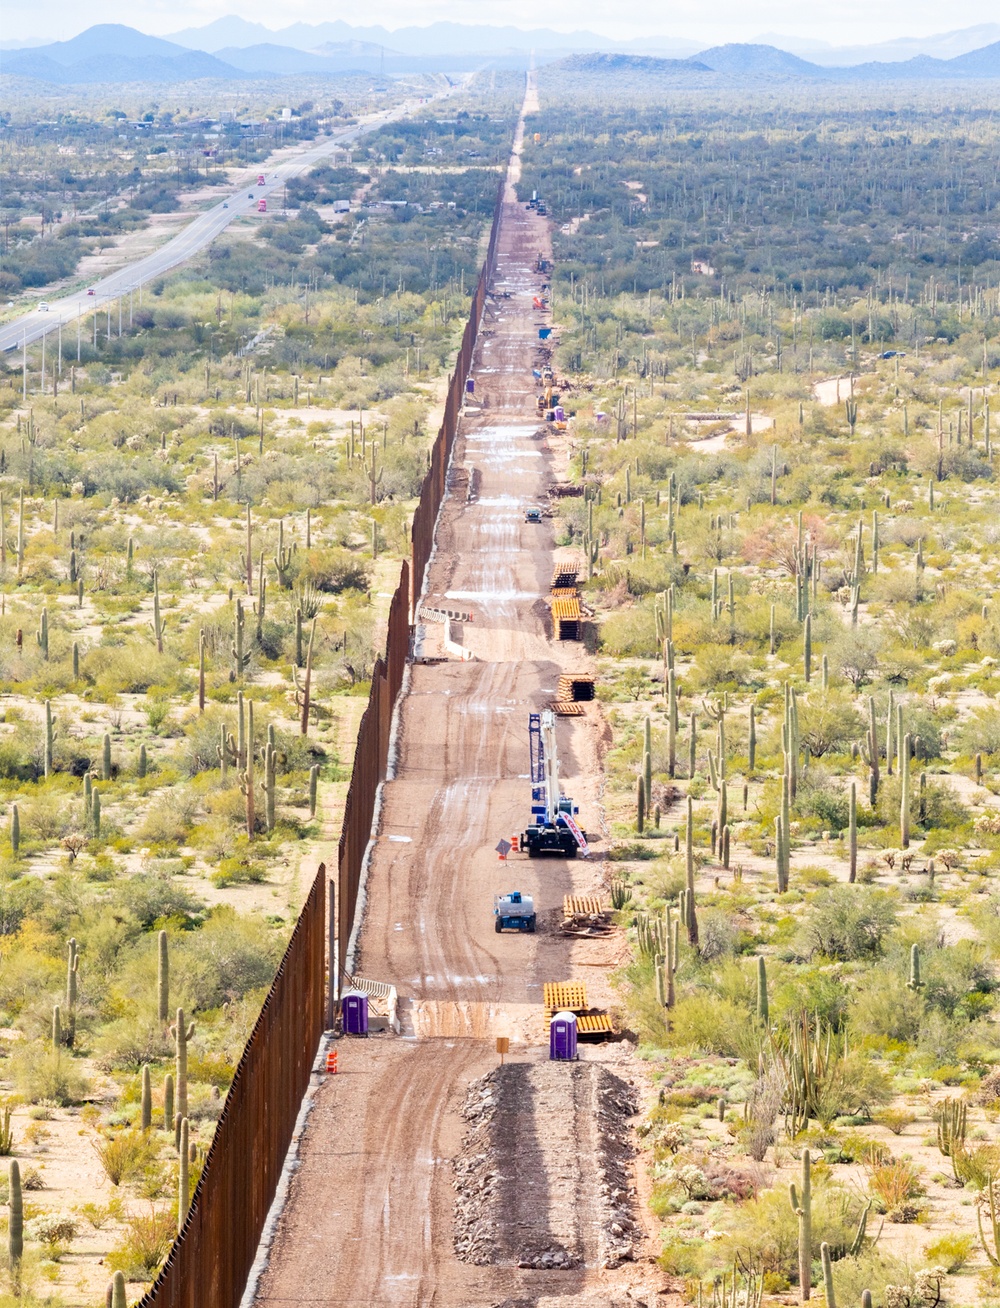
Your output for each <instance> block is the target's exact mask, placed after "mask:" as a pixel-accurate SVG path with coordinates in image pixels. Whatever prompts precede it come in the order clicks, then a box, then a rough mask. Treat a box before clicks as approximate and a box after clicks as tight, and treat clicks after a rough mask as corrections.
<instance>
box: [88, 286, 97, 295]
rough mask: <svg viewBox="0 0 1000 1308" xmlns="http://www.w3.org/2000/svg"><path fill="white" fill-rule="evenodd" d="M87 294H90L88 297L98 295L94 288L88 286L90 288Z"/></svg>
mask: <svg viewBox="0 0 1000 1308" xmlns="http://www.w3.org/2000/svg"><path fill="white" fill-rule="evenodd" d="M87 294H88V295H96V294H97V292H96V291H95V290H94V288H93V286H88V287H87Z"/></svg>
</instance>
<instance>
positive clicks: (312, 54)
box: [0, 18, 1000, 85]
mask: <svg viewBox="0 0 1000 1308" xmlns="http://www.w3.org/2000/svg"><path fill="white" fill-rule="evenodd" d="M993 29H996V30H997V31H998V32H1000V25H997V24H984V25H982V27H981V29H975V30H977V31H980V32H981V34H982V33H986V34H988V33H989V32H991V31H992V30H993ZM200 34H201V38H202V40H203V46H202V47H201V48H192V47H191V45H190V44H185V42H190V41H191V40H192V39H193V35H194V34H193V32H191V31H190V30H189V31H186V32H179V33H177V37H178V38H184V40H183V41H182V40H181V39H175V40H167V39H165V38H163V37H156V36H146V35H144V34H143V33H142V32H139V31H136V30H135V29H134V28H131V27H126V26H123V25H121V24H116V23H102V24H99V25H97V26H94V27H90V28H88V29H87V30H86V31H85V32H81V33H80V35H79V36H75V37H73V38H72V39H71V40H69V41H55V42H52V43H51V44H49V45H42V46H34V47H31V48H22V49H20V50H5V51H3V52H2V56H0V71H2V72H3V73H4V74H6V75H8V76H17V77H22V78H31V79H33V80H35V81H40V82H46V83H50V84H55V85H73V84H79V83H104V82H117V83H126V82H131V83H135V82H148V83H173V82H183V81H189V80H193V79H197V78H213V79H221V80H232V79H243V78H248V77H253V78H260V77H282V76H292V75H298V76H324V75H337V74H342V73H347V72H362V73H367V74H372V73H383V74H385V75H387V76H392V75H394V74H399V73H405V72H435V71H436V72H461V71H466V70H471V69H474V68H477V67H481V66H483V65H484V64H488V65H490V66H492V67H497V66H500V67H514V68H523V67H525V66H526V63H527V59H528V57H529V49H531V50H533V51H534V53H535V58H536V60H537V62H539V63H556V64H558V65H559V66H560V67H562V68H564V69H566V70H567V71H569V72H573V71H586V70H588V69H589V70H590V71H593V72H597V71H604V72H618V73H621V72H625V71H630V72H632V73H634V74H638V75H651V74H656V75H661V76H662V75H664V74H669V75H671V76H683V77H687V78H690V77H691V76H693V75H696V76H698V77H699V78H701V79H709V80H712V79H713V78H714V77H718V76H720V75H721V76H725V77H727V78H732V77H754V78H767V79H769V80H772V81H773V80H774V79H776V78H779V79H795V80H801V81H813V82H885V81H914V80H923V81H926V80H933V81H943V80H966V79H970V78H976V79H981V78H1000V40H994V41H993V42H991V43H990V44H987V45H984V46H981V47H979V48H975V49H971V50H966V51H964V52H963V53H960V54H957V55H953V56H952V57H950V58H941V57H933V56H931V55H928V54H926V53H920V54H917V55H915V56H913V57H911V58H908V59H903V60H870V61H867V62H863V63H855V64H846V65H830V64H822V63H817V62H815V61H814V60H810V59H805V58H803V57H802V56H801V55H798V54H795V53H792V52H790V51H787V50H782V49H780V48H778V47H777V46H775V45H770V44H745V43H734V44H728V45H721V46H713V47H711V48H709V49H703V50H699V51H697V52H696V53H694V54H693V55H691V54H690V53H689V52H687V51H685V52H684V53H685V54H686V55H687V56H688V57H681V58H678V57H676V55H673V56H672V57H666V58H664V57H659V56H650V55H637V54H633V53H631V52H630V51H628V50H625V49H622V48H621V47H620V46H619V47H617V48H615V49H613V50H610V51H609V50H608V46H609V44H612V45H613V44H614V43H609V42H606V41H602V38H600V37H598V36H596V35H594V34H593V33H587V32H575V33H571V34H569V35H567V34H565V33H561V32H555V31H552V30H551V29H544V28H538V29H534V30H533V31H530V32H523V31H521V30H520V29H517V28H513V27H509V28H508V27H485V26H463V25H462V24H458V23H435V24H432V25H431V26H429V27H424V28H417V27H412V28H400V29H398V30H397V31H395V32H388V31H387V30H386V29H384V28H379V27H370V28H355V27H351V26H350V25H349V24H347V23H343V22H331V23H320V24H316V25H314V26H309V25H307V24H302V23H299V24H295V25H294V26H292V27H289V28H285V29H283V30H282V31H281V32H270V31H269V30H268V29H267V28H265V27H263V26H262V25H261V24H259V23H248V22H246V21H245V20H244V19H241V18H223V19H219V20H217V21H216V22H215V23H212V24H209V26H208V27H206V28H202V29H200ZM951 35H952V36H953V37H955V38H957V37H958V36H959V35H960V34H957V33H953V34H951ZM249 36H253V37H254V38H257V39H255V40H253V41H248V40H247V38H248V37H249ZM261 37H265V38H270V39H260V38H261ZM279 38H280V39H279ZM529 40H530V41H531V42H532V45H531V46H530V47H528V46H526V45H525V44H524V43H525V42H526V41H529ZM219 42H221V44H217V43H219ZM307 42H308V43H309V44H308V46H307V45H306V43H307ZM299 43H301V44H299ZM651 44H652V43H651V42H647V43H645V49H647V50H648V49H650V46H651ZM952 44H953V45H954V44H955V42H952ZM946 49H947V45H946Z"/></svg>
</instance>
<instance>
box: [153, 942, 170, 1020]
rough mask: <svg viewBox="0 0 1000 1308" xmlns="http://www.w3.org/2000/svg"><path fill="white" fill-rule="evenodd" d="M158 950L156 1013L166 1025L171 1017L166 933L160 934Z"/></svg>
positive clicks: (168, 952)
mask: <svg viewBox="0 0 1000 1308" xmlns="http://www.w3.org/2000/svg"><path fill="white" fill-rule="evenodd" d="M157 950H158V952H157V963H156V1011H157V1016H158V1017H159V1019H160V1021H161V1022H163V1023H164V1024H166V1022H167V1020H168V1018H169V1017H170V939H169V937H168V936H167V933H166V931H161V932H160V933H159V936H158V938H157Z"/></svg>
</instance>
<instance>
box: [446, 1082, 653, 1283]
mask: <svg viewBox="0 0 1000 1308" xmlns="http://www.w3.org/2000/svg"><path fill="white" fill-rule="evenodd" d="M635 1112H636V1100H635V1094H634V1092H633V1090H632V1088H631V1086H629V1085H628V1083H627V1082H625V1081H623V1080H621V1079H620V1078H619V1077H617V1076H615V1075H614V1074H613V1073H612V1072H610V1071H609V1070H608V1069H607V1068H605V1067H602V1066H600V1065H597V1064H588V1063H575V1064H572V1065H567V1064H552V1063H539V1064H529V1063H509V1064H507V1065H506V1066H505V1067H502V1068H494V1070H493V1071H492V1072H489V1073H488V1074H487V1075H486V1076H484V1077H481V1078H479V1080H477V1081H474V1082H473V1083H472V1085H471V1086H470V1087H469V1091H468V1094H467V1096H466V1100H465V1105H464V1107H463V1110H462V1115H463V1117H464V1119H465V1121H466V1123H467V1124H468V1130H467V1131H466V1134H465V1137H464V1139H463V1141H462V1148H461V1151H460V1153H459V1156H458V1157H457V1158H456V1159H455V1162H454V1168H455V1180H454V1188H455V1196H456V1197H455V1252H456V1254H457V1255H458V1257H459V1258H460V1259H461V1260H462V1261H463V1262H468V1263H476V1264H479V1265H487V1264H505V1265H508V1266H510V1265H513V1266H517V1267H522V1268H535V1269H538V1270H548V1271H560V1270H566V1269H569V1268H572V1267H578V1266H580V1265H581V1263H584V1262H587V1263H588V1264H590V1265H593V1264H597V1265H600V1266H602V1267H618V1266H619V1265H620V1264H621V1263H622V1262H624V1261H626V1260H627V1259H630V1258H631V1257H632V1256H633V1247H634V1244H635V1243H636V1241H637V1239H638V1238H639V1228H638V1226H637V1225H636V1223H635V1220H634V1218H633V1205H634V1200H635V1194H634V1187H633V1185H632V1176H631V1161H632V1158H633V1155H634V1152H635V1150H634V1147H633V1145H632V1140H631V1128H630V1125H629V1119H630V1118H631V1117H633V1116H634V1114H635Z"/></svg>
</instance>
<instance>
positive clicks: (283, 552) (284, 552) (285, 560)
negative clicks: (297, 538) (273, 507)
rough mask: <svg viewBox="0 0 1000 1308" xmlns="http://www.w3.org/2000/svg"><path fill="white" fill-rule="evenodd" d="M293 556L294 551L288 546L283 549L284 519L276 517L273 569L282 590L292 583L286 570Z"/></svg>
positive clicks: (289, 566) (290, 564)
mask: <svg viewBox="0 0 1000 1308" xmlns="http://www.w3.org/2000/svg"><path fill="white" fill-rule="evenodd" d="M294 557H295V551H294V550H293V549H292V548H291V546H289V548H288V549H285V520H284V519H283V518H279V519H278V548H277V551H276V552H275V555H274V559H273V562H274V570H275V572H276V573H277V574H278V585H279V586H280V587H281V589H282V590H288V588H289V587H290V586H291V584H292V579H291V577H290V576H289V575H288V570H289V568H291V566H292V559H293V558H294Z"/></svg>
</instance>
